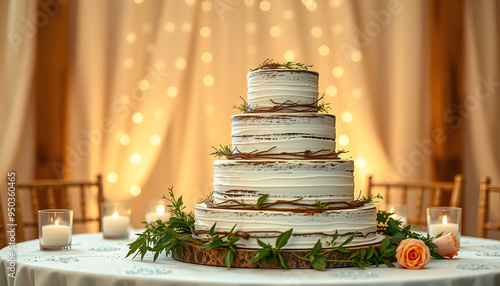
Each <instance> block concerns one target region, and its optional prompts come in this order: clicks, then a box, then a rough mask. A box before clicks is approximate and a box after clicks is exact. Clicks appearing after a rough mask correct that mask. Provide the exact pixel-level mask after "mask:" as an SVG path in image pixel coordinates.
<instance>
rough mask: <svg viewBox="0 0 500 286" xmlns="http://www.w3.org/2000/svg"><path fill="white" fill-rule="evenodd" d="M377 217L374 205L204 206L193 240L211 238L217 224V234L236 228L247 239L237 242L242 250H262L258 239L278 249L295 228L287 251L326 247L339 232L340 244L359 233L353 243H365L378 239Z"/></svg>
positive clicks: (198, 212)
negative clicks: (282, 238) (314, 208)
mask: <svg viewBox="0 0 500 286" xmlns="http://www.w3.org/2000/svg"><path fill="white" fill-rule="evenodd" d="M376 215H377V209H376V207H375V206H374V205H372V204H368V205H365V206H363V207H359V208H355V209H344V210H328V211H318V212H299V211H269V210H267V211H266V210H241V209H238V210H235V209H217V208H209V207H207V206H206V205H205V204H204V203H202V204H197V205H196V207H195V217H196V222H195V225H194V228H195V231H194V233H193V238H195V239H208V238H209V236H208V231H209V230H210V228H211V227H212V225H213V224H214V223H217V225H216V227H215V232H216V233H217V234H222V235H223V234H227V232H229V231H230V230H231V228H232V227H233V226H234V225H236V227H235V229H234V232H233V235H238V236H241V237H244V238H242V239H240V240H239V241H238V243H237V244H238V247H241V248H260V246H259V245H258V244H257V240H256V238H259V239H260V240H262V241H263V242H265V243H270V244H271V245H272V246H274V244H275V242H276V237H278V236H279V235H280V234H281V233H283V232H285V231H287V230H289V229H291V228H293V234H292V236H291V237H290V240H289V241H288V244H287V245H286V247H284V248H287V249H309V248H312V247H313V246H314V244H316V242H317V241H318V239H321V241H322V243H323V247H326V242H327V241H331V239H332V236H333V235H334V234H335V231H337V232H338V234H339V237H338V239H337V240H336V241H337V242H342V241H345V240H346V239H347V238H348V237H349V236H351V235H352V234H353V233H357V237H356V238H355V239H354V240H353V243H362V242H369V241H373V240H374V239H375V238H376V237H377V234H376V232H377V225H376Z"/></svg>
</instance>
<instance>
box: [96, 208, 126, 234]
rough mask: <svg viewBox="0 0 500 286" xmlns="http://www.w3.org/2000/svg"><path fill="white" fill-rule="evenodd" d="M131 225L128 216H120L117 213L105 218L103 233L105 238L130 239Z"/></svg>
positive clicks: (103, 219) (103, 220)
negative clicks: (129, 230)
mask: <svg viewBox="0 0 500 286" xmlns="http://www.w3.org/2000/svg"><path fill="white" fill-rule="evenodd" d="M129 224H130V218H129V217H128V216H120V215H119V214H118V211H115V212H114V213H113V215H112V216H110V215H108V216H104V217H103V218H102V233H103V235H104V238H124V237H128V228H129Z"/></svg>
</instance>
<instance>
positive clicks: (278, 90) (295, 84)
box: [247, 69, 319, 108]
mask: <svg viewBox="0 0 500 286" xmlns="http://www.w3.org/2000/svg"><path fill="white" fill-rule="evenodd" d="M318 78H319V75H318V73H317V72H313V71H306V70H282V69H281V70H280V69H276V70H258V71H253V72H249V73H248V74H247V84H248V93H247V101H248V104H249V106H250V108H256V107H257V108H259V107H272V106H274V105H275V103H284V102H286V101H290V102H292V103H298V104H312V103H314V102H316V101H317V100H318ZM271 100H273V101H274V102H275V103H273V102H272V101H271Z"/></svg>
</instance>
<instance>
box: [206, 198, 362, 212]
mask: <svg viewBox="0 0 500 286" xmlns="http://www.w3.org/2000/svg"><path fill="white" fill-rule="evenodd" d="M266 198H267V197H266ZM301 200H302V198H298V199H293V200H277V201H274V202H272V203H265V202H264V203H261V204H259V205H256V204H250V203H245V202H244V201H243V200H235V199H229V200H225V201H223V202H220V203H214V202H213V200H212V201H211V200H209V199H207V200H205V201H204V203H205V204H206V205H207V206H208V207H210V208H215V209H240V210H252V209H262V210H266V211H290V212H300V213H317V212H323V211H329V210H330V211H331V210H343V209H351V208H358V207H362V206H364V205H365V202H364V201H358V200H356V201H352V202H325V203H321V206H322V207H318V204H317V203H314V204H308V203H301V202H300V201H301ZM333 204H335V206H331V205H333ZM276 205H291V206H296V207H302V208H296V207H295V208H276V207H273V206H276Z"/></svg>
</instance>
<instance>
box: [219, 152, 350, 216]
mask: <svg viewBox="0 0 500 286" xmlns="http://www.w3.org/2000/svg"><path fill="white" fill-rule="evenodd" d="M353 172H354V163H353V161H352V160H340V159H339V160H262V161H261V160H216V161H215V162H214V193H213V198H214V203H216V204H220V203H223V202H224V203H225V204H228V205H235V204H237V202H235V201H238V202H244V203H246V204H253V205H255V204H256V203H257V200H258V199H259V197H261V196H262V195H265V194H267V195H268V197H267V199H266V201H265V202H266V203H273V202H276V201H278V200H287V201H290V200H297V199H299V200H298V201H296V204H295V205H290V204H286V203H284V204H279V205H276V206H275V207H277V208H291V207H295V208H307V207H315V203H316V201H320V202H322V203H326V202H331V203H333V202H348V203H349V202H351V201H352V200H353V199H354V196H353V190H354V176H353Z"/></svg>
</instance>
